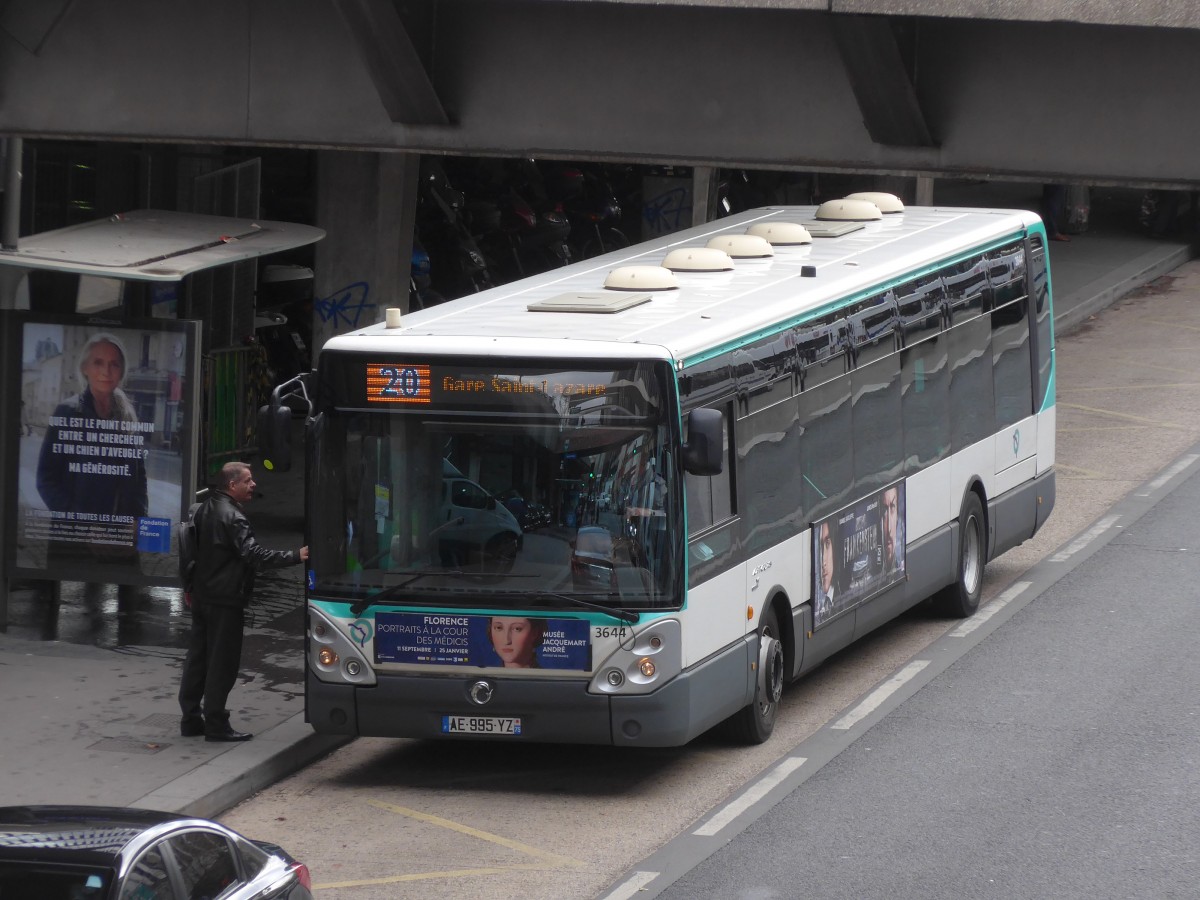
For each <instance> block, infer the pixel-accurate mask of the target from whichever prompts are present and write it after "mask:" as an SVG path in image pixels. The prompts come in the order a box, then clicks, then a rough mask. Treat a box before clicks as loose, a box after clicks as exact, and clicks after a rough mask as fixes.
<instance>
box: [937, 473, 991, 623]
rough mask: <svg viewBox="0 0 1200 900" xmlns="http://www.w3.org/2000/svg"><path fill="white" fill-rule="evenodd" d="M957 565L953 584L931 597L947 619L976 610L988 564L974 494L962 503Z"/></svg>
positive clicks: (970, 614)
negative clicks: (985, 565)
mask: <svg viewBox="0 0 1200 900" xmlns="http://www.w3.org/2000/svg"><path fill="white" fill-rule="evenodd" d="M958 531H959V541H958V565H957V575H956V576H955V579H954V583H953V584H951V585H949V586H947V587H944V588H942V589H941V590H940V591H938V592H937V593H936V594H935V595H934V597H933V605H934V608H935V609H936V610H937V611H938V612H939V613H941V614H942V615H946V616H953V617H954V618H956V619H965V618H967V617H968V616H972V615H974V614H975V610H977V609H979V597H980V595H981V594H982V593H983V567H984V564H985V563H986V562H987V542H986V540H985V537H984V535H985V525H984V520H983V504H982V503H980V502H979V495H978V494H976V493H975V492H974V491H971V492H970V493H968V494H967V496H966V499H965V500H964V501H963V507H962V512H961V513H959V516H958Z"/></svg>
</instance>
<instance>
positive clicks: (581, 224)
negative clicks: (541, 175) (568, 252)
mask: <svg viewBox="0 0 1200 900" xmlns="http://www.w3.org/2000/svg"><path fill="white" fill-rule="evenodd" d="M546 181H547V183H548V185H549V186H550V188H551V190H552V191H553V192H554V193H555V195H556V196H558V197H560V198H561V199H562V204H563V208H564V209H565V210H566V213H567V218H568V219H569V220H570V222H571V238H570V243H571V246H572V248H573V250H574V255H575V256H576V257H577V258H579V259H587V258H588V257H592V256H599V255H600V254H601V253H608V252H609V251H612V250H622V249H624V248H625V247H628V246H629V238H628V237H626V236H625V232H623V231H622V230H621V229H620V223H621V204H620V202H619V201H618V200H617V196H616V191H614V190H613V187H612V184H611V183H610V182H609V180H608V177H607V176H606V174H605V172H604V170H603V169H602V168H601V167H599V166H582V165H557V166H553V167H551V168H550V169H549V172H548V173H547V176H546Z"/></svg>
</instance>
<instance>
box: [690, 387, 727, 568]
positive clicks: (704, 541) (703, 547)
mask: <svg viewBox="0 0 1200 900" xmlns="http://www.w3.org/2000/svg"><path fill="white" fill-rule="evenodd" d="M722 411H723V412H724V413H725V416H724V429H723V434H722V446H723V449H724V453H725V459H726V464H725V467H724V469H723V470H722V471H721V474H720V475H692V474H691V473H686V474H685V475H684V478H683V485H684V491H685V492H686V495H687V498H686V499H687V518H688V522H687V532H688V569H689V577H690V579H691V580H692V582H693V583H696V582H697V580H698V579H703V578H704V577H706V576H709V575H713V574H716V573H717V572H719V571H720V570H721V568H722V566H723V564H724V562H725V560H726V559H727V558H728V556H729V553H730V551H731V550H732V549H733V528H732V524H733V519H734V515H735V513H736V504H735V501H734V481H733V469H734V467H733V466H732V465H731V464H730V463H729V428H730V422H731V421H732V420H733V404H732V403H726V404H723V405H722ZM685 420H686V415H685ZM722 526H724V527H722Z"/></svg>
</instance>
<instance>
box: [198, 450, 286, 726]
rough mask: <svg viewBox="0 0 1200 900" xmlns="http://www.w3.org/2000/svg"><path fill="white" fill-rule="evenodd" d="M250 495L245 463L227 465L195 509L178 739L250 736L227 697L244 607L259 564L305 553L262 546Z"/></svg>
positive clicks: (276, 564)
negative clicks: (236, 725)
mask: <svg viewBox="0 0 1200 900" xmlns="http://www.w3.org/2000/svg"><path fill="white" fill-rule="evenodd" d="M253 496H254V477H253V475H252V474H251V472H250V466H248V465H247V464H246V463H243V462H230V463H226V464H225V465H224V466H223V467H222V469H221V479H220V485H219V486H217V487H216V489H215V490H213V491H212V493H211V494H210V495H209V499H208V500H206V501H205V502H204V504H203V506H202V507H201V508H200V510H199V512H198V513H197V517H196V522H197V528H196V569H195V576H194V578H193V581H192V590H191V600H192V631H191V636H190V638H189V641H188V651H187V657H186V658H185V659H184V662H183V679H182V683H181V684H180V687H179V707H180V709H181V710H183V718H182V720H181V721H180V726H179V731H180V734H182V735H183V736H184V737H193V736H198V735H201V734H203V735H204V738H205V740H208V741H248V740H249V739H250V738H251V737H253V735H250V734H247V733H245V732H240V731H234V730H233V728H232V727H231V726H230V724H229V710H227V709H226V708H225V703H226V701H227V700H228V699H229V692H230V691H231V690H233V686H234V684H235V683H236V682H237V675H238V667H239V666H240V665H241V660H242V630H243V627H244V624H245V614H246V608H247V607H248V606H249V605H250V598H251V596H252V594H253V591H254V575H255V572H257V571H258V570H260V569H274V568H282V567H283V566H290V565H294V564H296V563H298V562H302V561H304V560H307V559H308V547H301V548H300V549H299V550H268V549H267V548H265V547H262V546H260V545H259V543H258V542H257V541H256V540H255V539H254V531H253V530H252V529H251V528H250V522H249V521H248V520H247V519H246V516H245V514H244V513H243V512H242V505H243V504H245V503H247V502H249V500H250V499H251V498H252V497H253Z"/></svg>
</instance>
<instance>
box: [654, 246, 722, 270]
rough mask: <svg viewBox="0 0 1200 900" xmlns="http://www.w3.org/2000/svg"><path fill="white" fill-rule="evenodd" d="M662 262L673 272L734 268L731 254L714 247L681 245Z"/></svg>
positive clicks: (665, 267)
mask: <svg viewBox="0 0 1200 900" xmlns="http://www.w3.org/2000/svg"><path fill="white" fill-rule="evenodd" d="M662 264H663V268H664V269H670V270H671V271H672V272H728V271H730V270H731V269H732V268H733V260H732V259H730V258H729V254H728V253H726V252H725V251H724V250H715V249H713V248H712V247H679V248H677V249H675V250H672V251H671V252H670V253H668V254H667V258H666V259H664V260H663V261H662Z"/></svg>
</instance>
